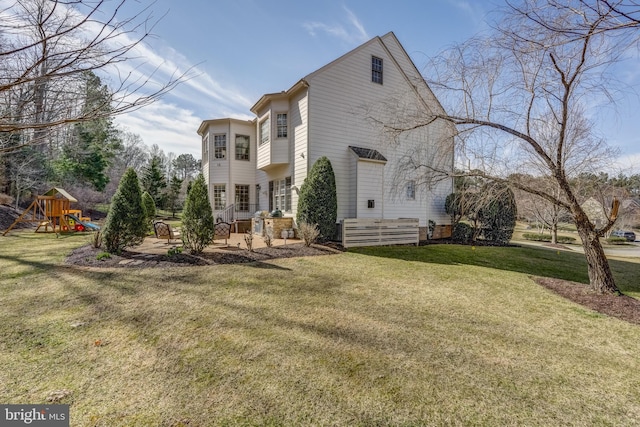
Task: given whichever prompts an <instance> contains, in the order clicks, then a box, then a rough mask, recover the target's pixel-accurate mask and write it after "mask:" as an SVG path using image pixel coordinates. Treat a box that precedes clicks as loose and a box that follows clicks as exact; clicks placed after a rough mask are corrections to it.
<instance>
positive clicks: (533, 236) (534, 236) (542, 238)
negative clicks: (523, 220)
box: [522, 233, 576, 243]
mask: <svg viewBox="0 0 640 427" xmlns="http://www.w3.org/2000/svg"><path fill="white" fill-rule="evenodd" d="M522 237H523V238H525V239H527V240H534V241H537V242H550V241H551V236H550V235H548V234H541V233H523V234H522ZM575 241H576V238H575V237H569V236H558V243H574V242H575Z"/></svg>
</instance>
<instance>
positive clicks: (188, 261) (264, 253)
mask: <svg viewBox="0 0 640 427" xmlns="http://www.w3.org/2000/svg"><path fill="white" fill-rule="evenodd" d="M340 251H341V248H340V247H339V246H335V245H311V246H309V247H307V246H305V245H304V244H303V243H293V244H288V245H286V246H273V247H270V248H269V247H266V248H257V249H254V250H253V251H248V250H246V249H240V248H233V247H229V248H225V249H224V250H219V251H209V252H203V253H201V254H199V255H190V254H188V253H179V254H175V255H172V256H169V255H168V254H160V255H158V254H148V253H144V252H136V251H135V248H134V249H132V250H129V251H123V252H122V253H121V254H120V255H114V254H110V255H109V257H108V258H104V257H99V255H100V254H102V253H103V250H101V249H96V248H94V247H93V246H91V245H87V246H83V247H81V248H78V249H76V250H74V251H73V252H72V253H71V255H69V256H68V257H67V258H66V262H67V264H73V265H79V266H85V267H118V268H119V267H137V268H158V267H180V266H189V265H215V264H241V263H248V262H261V261H269V260H273V259H278V258H291V257H302V256H318V255H330V254H335V253H337V252H340ZM98 258H100V259H98Z"/></svg>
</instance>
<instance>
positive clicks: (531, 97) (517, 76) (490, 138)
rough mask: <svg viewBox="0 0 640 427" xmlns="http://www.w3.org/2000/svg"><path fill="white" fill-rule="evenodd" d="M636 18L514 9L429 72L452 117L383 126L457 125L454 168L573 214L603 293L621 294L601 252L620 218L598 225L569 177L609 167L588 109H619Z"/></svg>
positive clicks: (618, 5) (570, 4)
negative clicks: (620, 74) (620, 79)
mask: <svg viewBox="0 0 640 427" xmlns="http://www.w3.org/2000/svg"><path fill="white" fill-rule="evenodd" d="M639 18H640V6H639V5H638V3H637V2H636V1H633V0H608V1H604V0H523V1H518V2H513V3H511V2H508V3H507V6H506V7H505V8H503V9H502V10H501V11H500V15H499V17H498V24H496V26H495V28H494V31H493V32H491V34H490V36H488V37H483V38H480V37H479V38H474V39H472V40H470V41H468V42H466V43H464V44H462V45H458V46H455V47H454V48H452V49H449V50H448V51H447V52H445V53H443V54H442V55H440V56H438V57H437V58H436V59H435V60H434V62H433V64H431V66H430V67H429V69H428V71H427V72H428V73H430V74H431V76H432V78H428V81H429V83H430V86H431V88H432V89H434V92H435V93H436V95H438V98H439V99H440V101H441V102H442V103H443V104H444V105H445V106H446V110H447V112H446V113H439V112H431V111H424V112H423V115H422V119H421V122H420V123H418V124H415V125H412V126H402V125H400V126H398V125H397V124H395V123H390V124H387V125H386V128H387V129H388V130H390V131H391V132H398V133H401V132H407V131H412V130H413V129H415V128H416V127H418V126H430V125H432V124H433V123H438V122H441V121H443V122H447V123H452V124H454V125H456V127H457V129H458V139H457V147H456V148H457V155H458V157H457V159H458V163H457V165H456V166H457V167H465V166H466V167H467V168H468V169H469V170H467V171H466V174H467V175H476V176H481V177H483V178H485V179H491V180H493V181H498V182H505V183H508V184H509V185H511V186H512V187H514V188H516V189H520V190H523V191H526V192H528V193H531V194H534V195H536V196H538V197H541V198H543V199H545V200H547V201H549V202H550V203H551V204H553V205H556V206H559V207H561V208H562V209H565V210H567V211H568V212H570V213H571V217H572V219H573V221H574V223H575V225H576V228H577V231H578V234H579V236H580V237H581V239H582V245H583V248H584V252H585V256H586V259H587V264H588V273H589V280H590V285H591V287H592V288H593V289H594V290H595V291H597V292H600V293H618V292H619V290H618V288H617V287H616V284H615V281H614V279H613V275H612V273H611V270H610V267H609V263H608V261H607V258H606V257H605V254H604V250H603V247H602V245H601V243H600V237H602V236H604V234H605V233H607V232H608V230H610V229H611V227H612V226H613V224H614V221H615V219H616V209H615V206H614V208H613V209H610V210H609V211H608V212H607V214H608V215H607V221H606V222H605V223H604V224H603V225H601V226H597V225H596V224H594V223H593V221H591V220H590V218H589V217H588V216H587V214H586V213H585V211H584V210H583V208H582V207H581V205H580V201H579V197H578V195H577V194H576V189H575V188H574V187H573V185H572V180H571V178H572V177H573V176H575V174H576V173H579V172H580V171H583V172H584V171H590V170H591V171H597V170H598V169H599V168H600V167H602V166H603V165H605V164H606V161H607V160H609V159H611V153H612V150H611V149H610V148H609V147H607V145H606V143H605V142H604V141H603V139H601V138H598V137H597V135H596V133H595V132H594V130H593V125H592V123H590V122H589V121H588V120H587V119H586V117H588V116H587V110H588V108H590V107H592V106H593V105H594V104H598V103H600V104H603V103H605V104H615V99H616V92H614V89H616V87H615V86H613V85H614V84H615V82H616V81H617V80H616V79H615V78H614V77H615V66H616V65H617V64H619V63H620V62H621V61H623V60H624V59H625V55H627V54H628V52H629V51H630V50H631V49H637V43H638V36H639V35H640V33H639V32H638V28H640V23H639V22H638V19H639ZM471 169H473V170H471ZM443 172H446V171H443ZM531 173H535V174H537V175H538V176H541V177H546V178H548V179H550V180H552V181H553V182H554V186H551V187H550V188H551V191H549V190H548V189H545V188H540V187H537V186H536V185H533V183H532V182H530V180H529V181H528V180H526V179H522V177H526V176H527V175H528V174H531ZM558 189H559V191H557V190H558Z"/></svg>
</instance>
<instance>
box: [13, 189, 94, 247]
mask: <svg viewBox="0 0 640 427" xmlns="http://www.w3.org/2000/svg"><path fill="white" fill-rule="evenodd" d="M77 201H78V200H77V199H76V198H75V197H73V196H72V195H70V194H69V193H67V192H66V191H65V190H64V189H62V188H58V187H54V188H52V189H51V190H49V191H47V192H46V193H44V194H43V195H41V196H36V198H35V200H34V201H33V202H32V203H31V205H29V207H28V208H27V209H25V210H24V212H22V214H21V215H20V216H19V217H18V218H17V219H16V220H15V221H14V222H13V224H11V226H10V227H9V228H7V230H6V231H5V232H4V233H3V234H2V235H3V236H6V235H7V233H8V232H9V231H11V229H12V228H13V227H15V226H16V224H18V223H21V222H29V223H37V224H38V227H37V228H36V233H38V232H40V233H43V232H44V233H56V234H57V233H70V232H74V231H85V230H87V229H88V228H91V229H96V228H97V226H96V225H95V224H92V223H90V222H89V221H91V218H88V217H83V216H82V211H81V210H79V209H71V203H75V202H77ZM28 214H31V215H28Z"/></svg>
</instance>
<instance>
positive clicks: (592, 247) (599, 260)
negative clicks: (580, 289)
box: [576, 223, 621, 294]
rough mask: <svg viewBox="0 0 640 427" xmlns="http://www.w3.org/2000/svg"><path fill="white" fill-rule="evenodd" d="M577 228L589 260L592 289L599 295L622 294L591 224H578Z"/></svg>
mask: <svg viewBox="0 0 640 427" xmlns="http://www.w3.org/2000/svg"><path fill="white" fill-rule="evenodd" d="M576 227H577V229H578V234H579V235H580V238H581V239H582V247H583V248H584V256H585V258H586V259H587V268H588V272H589V285H590V286H591V289H593V290H594V291H595V292H597V293H599V294H620V293H621V292H620V290H619V289H618V287H617V286H616V283H615V280H614V279H613V274H612V273H611V268H610V267H609V260H608V259H607V257H606V255H605V254H604V249H603V248H602V244H601V243H600V238H599V237H598V235H597V234H596V233H595V231H593V230H592V229H591V227H590V226H589V224H579V223H576Z"/></svg>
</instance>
